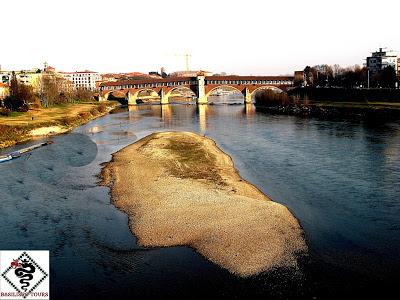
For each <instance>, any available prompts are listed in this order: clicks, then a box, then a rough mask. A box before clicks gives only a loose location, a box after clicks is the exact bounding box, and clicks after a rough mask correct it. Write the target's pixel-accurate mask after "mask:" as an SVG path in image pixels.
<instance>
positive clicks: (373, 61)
mask: <svg viewBox="0 0 400 300" xmlns="http://www.w3.org/2000/svg"><path fill="white" fill-rule="evenodd" d="M389 66H391V67H393V68H394V69H395V71H396V73H397V74H399V71H400V68H399V56H398V54H397V53H396V52H394V51H385V50H384V49H383V48H379V51H376V52H373V53H372V56H369V57H367V68H368V70H369V72H370V73H371V74H372V75H373V74H376V73H378V72H379V71H382V70H383V69H385V68H386V67H389Z"/></svg>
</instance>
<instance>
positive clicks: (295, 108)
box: [255, 89, 400, 120]
mask: <svg viewBox="0 0 400 300" xmlns="http://www.w3.org/2000/svg"><path fill="white" fill-rule="evenodd" d="M315 90H318V89H311V90H310V92H309V93H308V92H307V91H308V90H304V89H300V90H297V92H296V90H294V91H290V93H289V94H287V93H275V92H273V91H268V90H265V91H262V92H260V93H258V94H257V95H256V97H255V106H256V107H257V109H258V110H260V111H266V112H270V113H277V114H287V115H297V116H305V117H308V116H311V117H322V118H328V119H334V118H349V119H365V120H390V119H399V118H400V95H399V98H398V100H396V99H397V98H393V96H392V98H385V95H386V93H387V92H383V91H382V92H379V91H375V92H373V93H372V92H371V93H372V94H366V93H365V91H362V90H360V91H358V92H357V91H353V92H349V94H348V95H346V94H345V90H342V89H338V90H337V91H336V94H335V93H332V94H330V95H331V97H330V98H329V97H327V96H326V93H325V92H315ZM321 90H323V89H321ZM314 93H316V94H314ZM309 95H311V96H315V98H308V97H309ZM352 95H355V96H354V98H352V97H351V96H352ZM374 95H375V96H374ZM311 96H310V97H311ZM371 97H372V98H371ZM309 99H312V100H309ZM367 99H369V100H367Z"/></svg>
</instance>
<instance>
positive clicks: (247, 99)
mask: <svg viewBox="0 0 400 300" xmlns="http://www.w3.org/2000/svg"><path fill="white" fill-rule="evenodd" d="M243 96H244V103H245V104H247V103H251V93H250V91H249V88H248V87H246V89H245V90H244V93H243Z"/></svg>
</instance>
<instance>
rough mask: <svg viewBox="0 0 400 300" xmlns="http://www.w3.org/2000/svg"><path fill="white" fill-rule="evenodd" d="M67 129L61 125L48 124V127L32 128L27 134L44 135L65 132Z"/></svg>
mask: <svg viewBox="0 0 400 300" xmlns="http://www.w3.org/2000/svg"><path fill="white" fill-rule="evenodd" d="M68 130H69V129H68V128H66V127H62V126H49V127H40V128H36V129H33V130H31V131H30V132H29V134H28V135H29V136H46V135H53V134H58V133H64V132H67V131H68Z"/></svg>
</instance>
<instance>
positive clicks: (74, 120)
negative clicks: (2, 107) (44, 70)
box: [0, 102, 116, 148]
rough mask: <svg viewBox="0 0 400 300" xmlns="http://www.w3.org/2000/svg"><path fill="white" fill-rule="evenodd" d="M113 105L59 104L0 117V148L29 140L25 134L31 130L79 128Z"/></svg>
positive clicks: (111, 103)
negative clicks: (52, 127)
mask: <svg viewBox="0 0 400 300" xmlns="http://www.w3.org/2000/svg"><path fill="white" fill-rule="evenodd" d="M115 105H116V103H115V102H109V103H98V102H94V103H86V102H85V103H77V104H61V105H55V106H52V107H49V108H41V109H32V110H29V111H28V112H26V113H20V112H13V113H12V114H11V115H10V116H0V148H5V147H9V146H12V145H14V144H16V143H18V142H22V141H25V140H27V139H29V138H28V136H27V134H28V132H29V131H31V130H32V129H36V128H40V127H50V126H63V127H67V128H71V127H74V126H79V125H81V124H84V123H86V122H87V121H89V120H91V119H93V118H94V117H97V116H99V115H102V114H104V113H105V112H107V111H108V110H109V107H113V106H115Z"/></svg>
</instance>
